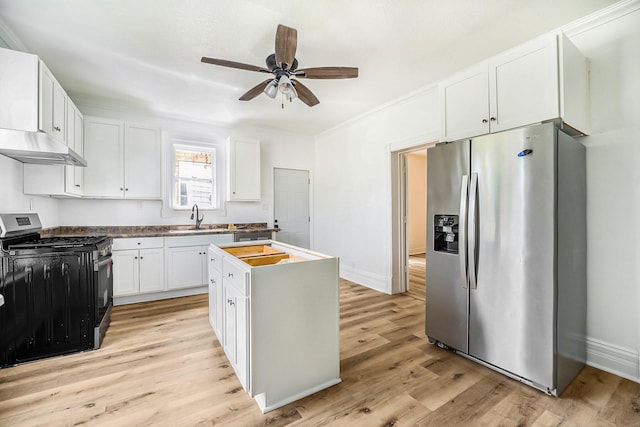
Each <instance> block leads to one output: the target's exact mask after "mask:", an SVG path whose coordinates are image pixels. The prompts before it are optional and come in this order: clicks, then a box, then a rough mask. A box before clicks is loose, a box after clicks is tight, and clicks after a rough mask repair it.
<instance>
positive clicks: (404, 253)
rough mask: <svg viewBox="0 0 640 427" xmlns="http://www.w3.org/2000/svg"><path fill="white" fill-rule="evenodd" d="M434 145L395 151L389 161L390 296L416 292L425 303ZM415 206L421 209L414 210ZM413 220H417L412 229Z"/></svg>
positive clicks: (429, 144)
mask: <svg viewBox="0 0 640 427" xmlns="http://www.w3.org/2000/svg"><path fill="white" fill-rule="evenodd" d="M435 144H436V142H431V143H428V144H422V145H416V146H413V147H408V148H405V149H403V150H399V151H392V152H391V157H390V160H391V164H390V166H391V167H390V172H391V269H392V276H391V292H392V293H394V294H395V293H403V292H410V293H414V292H415V294H416V295H415V296H416V297H419V298H420V299H424V294H425V279H424V275H425V263H426V260H425V258H424V256H423V254H424V252H425V251H426V245H427V233H426V219H427V218H426V207H427V204H426V194H427V178H426V174H427V157H426V156H427V149H428V148H430V147H432V146H434V145H435ZM412 165H413V168H411V166H412ZM412 169H413V170H412ZM414 172H415V173H414ZM414 205H418V206H419V209H412V208H413V207H414ZM412 212H413V213H412ZM412 220H415V224H413V226H412ZM412 282H413V285H414V286H413V289H412V287H411V285H412Z"/></svg>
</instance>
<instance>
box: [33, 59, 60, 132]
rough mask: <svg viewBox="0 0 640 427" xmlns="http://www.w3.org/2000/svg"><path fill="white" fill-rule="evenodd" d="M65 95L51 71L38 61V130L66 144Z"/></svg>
mask: <svg viewBox="0 0 640 427" xmlns="http://www.w3.org/2000/svg"><path fill="white" fill-rule="evenodd" d="M66 108H67V95H66V93H65V92H64V89H62V86H60V83H58V81H57V80H56V78H55V77H53V74H51V71H49V69H48V68H47V66H46V65H44V62H42V61H40V114H39V117H40V121H39V124H40V129H41V130H43V131H45V132H46V133H48V134H49V135H51V137H52V138H53V139H55V140H57V141H60V142H64V143H66V141H67V138H66V129H67V126H66V123H65V113H66Z"/></svg>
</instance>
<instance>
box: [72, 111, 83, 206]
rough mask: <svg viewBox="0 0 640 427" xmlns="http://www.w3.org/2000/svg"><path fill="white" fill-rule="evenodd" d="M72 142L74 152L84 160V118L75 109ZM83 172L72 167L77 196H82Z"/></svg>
mask: <svg viewBox="0 0 640 427" xmlns="http://www.w3.org/2000/svg"><path fill="white" fill-rule="evenodd" d="M74 125H75V129H74V134H75V136H74V140H75V150H74V151H75V152H76V153H78V155H79V156H80V157H82V158H84V117H83V116H82V113H81V112H80V110H78V109H76V118H75V120H74ZM84 170H85V168H81V167H78V166H73V172H74V178H73V184H74V186H75V187H76V191H77V194H80V195H82V194H83V190H84Z"/></svg>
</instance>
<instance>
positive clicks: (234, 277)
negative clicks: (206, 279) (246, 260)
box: [222, 258, 249, 296]
mask: <svg viewBox="0 0 640 427" xmlns="http://www.w3.org/2000/svg"><path fill="white" fill-rule="evenodd" d="M222 262H223V266H222V280H223V281H224V283H225V285H230V286H232V287H233V288H234V289H236V290H237V291H238V292H240V293H241V294H242V295H243V296H247V295H249V281H248V280H247V270H246V269H244V268H241V267H239V266H237V265H235V264H234V263H232V262H230V261H229V260H228V259H227V258H224V259H223V261H222Z"/></svg>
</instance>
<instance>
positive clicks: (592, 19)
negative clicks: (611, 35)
mask: <svg viewBox="0 0 640 427" xmlns="http://www.w3.org/2000/svg"><path fill="white" fill-rule="evenodd" d="M638 10H640V0H622V1H619V2H617V3H614V4H612V5H611V6H608V7H605V8H604V9H600V10H598V11H597V12H594V13H591V14H589V15H587V16H585V17H583V18H580V19H577V20H575V21H573V22H570V23H568V24H566V25H563V26H562V27H560V30H561V31H562V32H564V33H565V34H566V35H567V36H568V37H569V38H571V37H575V36H577V35H579V34H582V33H585V32H587V31H590V30H593V29H595V28H598V27H600V26H602V25H604V24H606V23H608V22H611V21H615V20H616V19H620V18H622V17H623V16H625V15H628V14H630V13H634V12H636V11H638Z"/></svg>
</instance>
